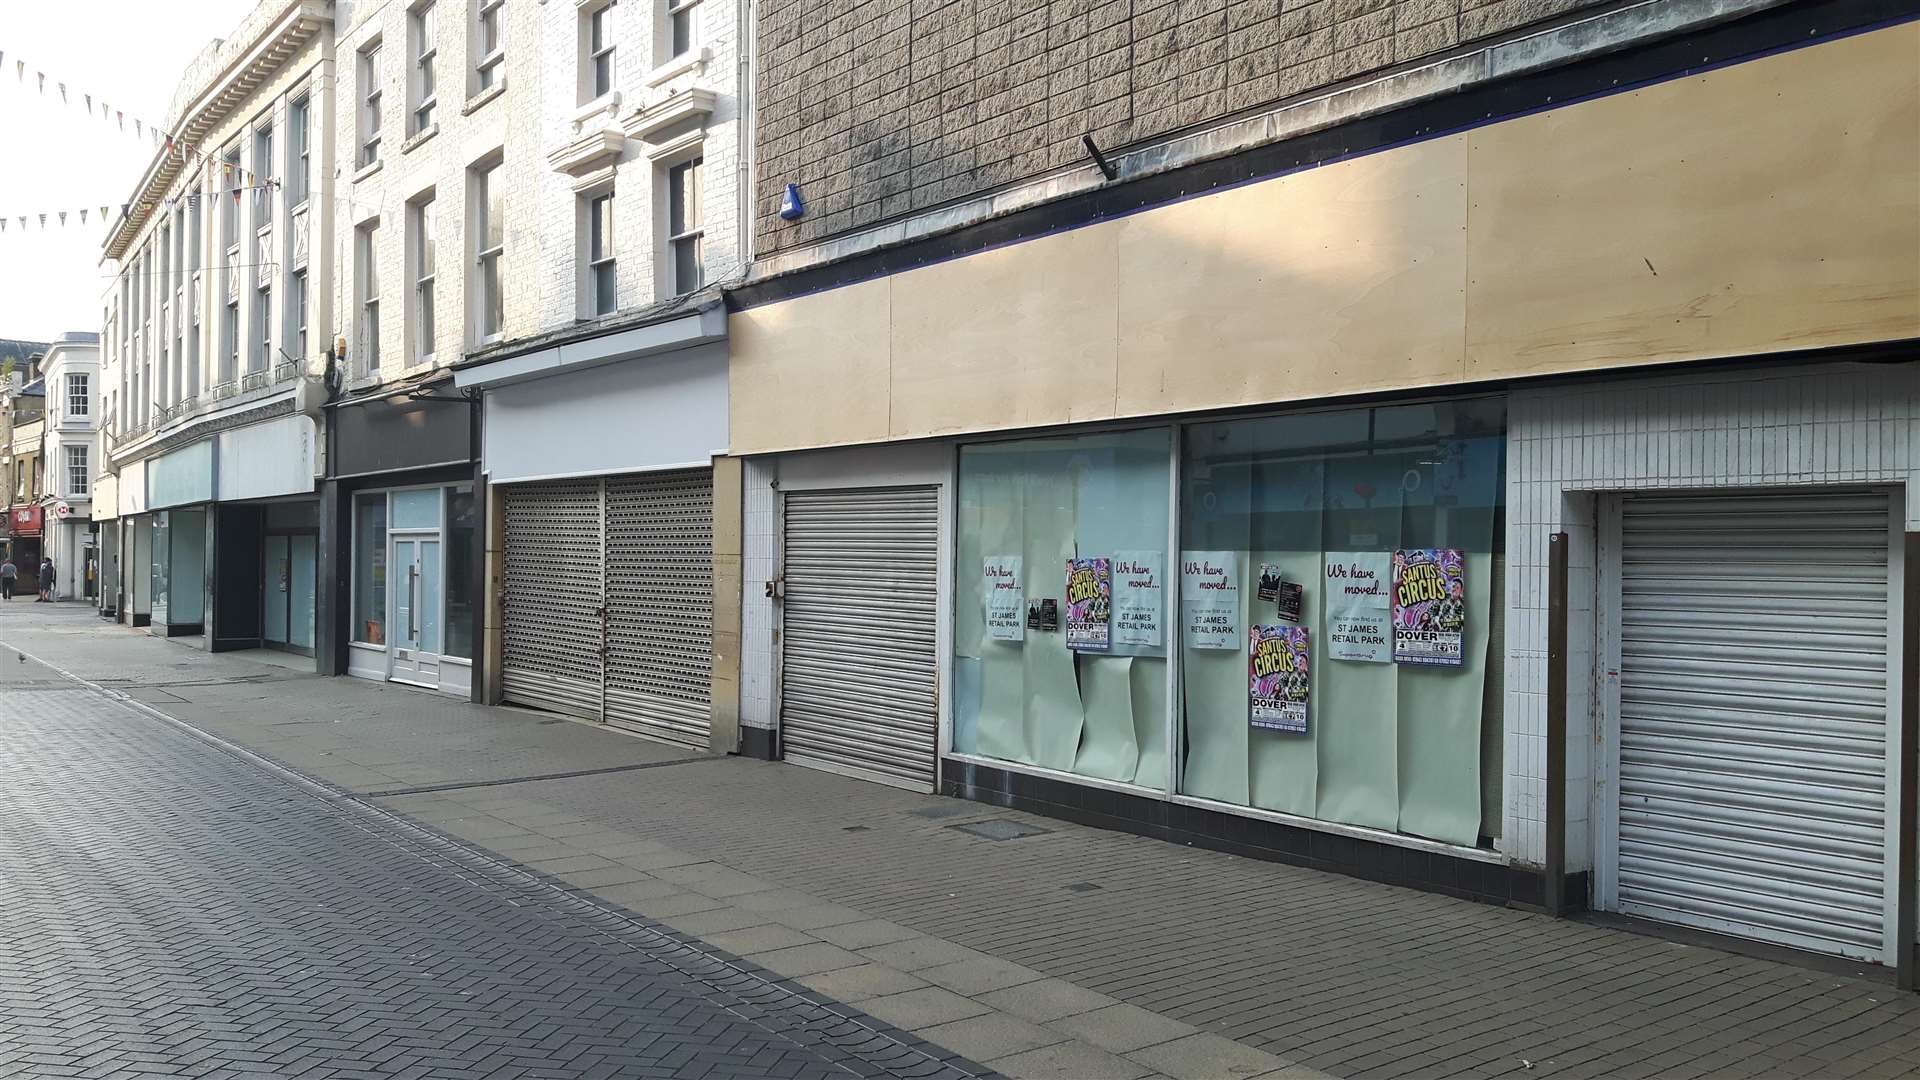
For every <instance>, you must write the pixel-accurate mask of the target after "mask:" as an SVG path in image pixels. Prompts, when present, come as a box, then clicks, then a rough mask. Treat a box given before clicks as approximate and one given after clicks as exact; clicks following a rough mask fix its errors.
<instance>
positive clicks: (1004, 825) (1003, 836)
mask: <svg viewBox="0 0 1920 1080" xmlns="http://www.w3.org/2000/svg"><path fill="white" fill-rule="evenodd" d="M947 828H949V829H959V830H960V831H961V832H963V833H972V834H973V835H975V836H982V837H985V838H987V839H988V840H1018V839H1019V838H1020V837H1022V836H1040V835H1042V834H1044V833H1050V832H1052V831H1053V830H1052V829H1043V828H1041V827H1040V826H1038V825H1029V824H1027V823H1026V822H1024V821H1008V820H1007V819H1006V818H990V819H988V820H986V821H969V822H967V823H966V824H964V825H949V826H947Z"/></svg>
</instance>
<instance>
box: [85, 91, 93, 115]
mask: <svg viewBox="0 0 1920 1080" xmlns="http://www.w3.org/2000/svg"><path fill="white" fill-rule="evenodd" d="M86 98H87V112H88V114H89V115H91V114H92V112H93V95H92V94H88V95H86Z"/></svg>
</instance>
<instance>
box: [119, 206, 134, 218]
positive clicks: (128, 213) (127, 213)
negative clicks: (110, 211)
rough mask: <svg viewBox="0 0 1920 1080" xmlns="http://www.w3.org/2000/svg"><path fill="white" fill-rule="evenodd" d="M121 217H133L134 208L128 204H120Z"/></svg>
mask: <svg viewBox="0 0 1920 1080" xmlns="http://www.w3.org/2000/svg"><path fill="white" fill-rule="evenodd" d="M120 216H121V217H132V216H133V207H131V206H129V205H127V204H126V203H121V204H120Z"/></svg>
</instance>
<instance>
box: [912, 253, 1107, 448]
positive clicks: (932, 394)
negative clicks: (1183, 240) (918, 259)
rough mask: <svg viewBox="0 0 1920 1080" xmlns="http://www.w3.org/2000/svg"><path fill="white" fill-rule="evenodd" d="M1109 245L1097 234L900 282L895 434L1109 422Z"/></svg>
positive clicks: (960, 263) (939, 268) (926, 271)
mask: <svg viewBox="0 0 1920 1080" xmlns="http://www.w3.org/2000/svg"><path fill="white" fill-rule="evenodd" d="M1114 237H1115V230H1114V227H1113V226H1111V225H1096V226H1093V227H1091V228H1084V229H1076V230H1073V231H1071V232H1065V233H1058V234H1055V235H1052V236H1047V237H1042V238H1040V239H1038V240H1033V241H1030V242H1027V243H1024V244H1016V245H1013V246H1011V247H1005V248H1000V249H997V250H993V251H986V252H981V253H980V254H978V255H973V256H969V257H967V258H964V259H955V260H953V261H951V262H945V263H939V264H937V265H934V266H929V267H924V268H922V269H918V270H911V271H908V272H906V273H903V274H896V275H895V276H894V277H893V342H892V354H893V429H892V435H893V436H894V437H895V438H908V437H912V436H919V435H938V434H945V433H949V432H959V431H984V430H991V429H995V428H1016V427H1030V426H1035V425H1041V424H1057V423H1069V422H1076V421H1082V420H1105V419H1109V418H1111V417H1112V416H1113V415H1114V333H1115V311H1114V305H1115V302H1116V296H1115V292H1116V290H1115V288H1114Z"/></svg>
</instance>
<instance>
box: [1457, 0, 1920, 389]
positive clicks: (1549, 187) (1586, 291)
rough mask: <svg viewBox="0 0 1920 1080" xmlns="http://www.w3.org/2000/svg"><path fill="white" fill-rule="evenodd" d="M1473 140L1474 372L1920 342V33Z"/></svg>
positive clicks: (1849, 44)
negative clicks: (1919, 337) (1890, 341)
mask: <svg viewBox="0 0 1920 1080" xmlns="http://www.w3.org/2000/svg"><path fill="white" fill-rule="evenodd" d="M1470 137H1471V139H1472V144H1473V145H1472V150H1471V153H1470V158H1469V161H1470V171H1469V174H1468V185H1469V190H1470V192H1471V194H1472V211H1471V215H1470V219H1469V220H1470V225H1469V230H1468V235H1469V260H1470V265H1471V267H1472V277H1471V282H1470V284H1469V287H1468V331H1469V333H1468V362H1467V374H1468V376H1469V377H1470V378H1498V377H1502V376H1510V375H1521V374H1536V373H1542V372H1552V371H1563V370H1577V369H1585V368H1604V367H1614V366H1620V365H1627V364H1639V363H1653V362H1660V361H1671V360H1686V359H1694V358H1700V357H1709V356H1730V355H1741V354H1748V353H1764V352H1773V351H1778V350H1783V349H1795V348H1811V347H1818V346H1831V345H1842V344H1852V343H1857V342H1866V341H1879V340H1888V339H1899V338H1910V337H1913V336H1915V335H1920V25H1913V24H1908V25H1904V26H1897V27H1892V28H1889V29H1884V30H1879V31H1875V32H1873V33H1869V34H1861V35H1858V36H1855V37H1850V38H1843V39H1841V40H1838V41H1833V42H1829V43H1825V44H1821V45H1817V46H1812V47H1809V48H1805V49H1799V50H1796V51H1793V52H1789V53H1783V54H1780V55H1777V56H1771V57H1766V58H1764V59H1760V60H1755V61H1751V62H1748V63H1744V64H1738V65H1735V66H1733V67H1729V68H1723V69H1721V70H1717V71H1712V72H1708V73H1706V74H1703V75H1700V76H1697V77H1693V78H1687V79H1677V80H1674V81H1671V82H1666V83H1662V84H1659V85H1657V86H1651V87H1648V88H1646V89H1643V90H1637V91H1633V92H1631V93H1626V94H1620V95H1616V96H1613V97H1607V98H1601V99H1599V100H1596V101H1591V102H1585V103H1582V104H1579V105H1574V106H1570V107H1568V108H1565V109H1560V110H1556V111H1553V112H1547V113H1541V114H1537V115H1534V116H1529V117H1524V118H1521V119H1518V120H1513V121H1510V122H1507V123H1503V124H1497V125H1493V126H1489V127H1485V128H1481V129H1479V130H1477V131H1475V132H1473V133H1472V134H1471V136H1470Z"/></svg>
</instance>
